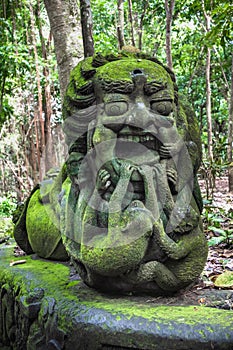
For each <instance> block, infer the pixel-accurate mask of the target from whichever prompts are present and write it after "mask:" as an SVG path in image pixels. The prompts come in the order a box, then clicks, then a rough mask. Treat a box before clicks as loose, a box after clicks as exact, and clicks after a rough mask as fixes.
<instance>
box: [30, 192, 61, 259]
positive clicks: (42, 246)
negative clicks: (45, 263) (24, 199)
mask: <svg viewBox="0 0 233 350" xmlns="http://www.w3.org/2000/svg"><path fill="white" fill-rule="evenodd" d="M59 225H60V224H59V219H58V217H57V215H56V213H55V212H54V210H53V209H52V208H51V205H50V204H49V203H48V204H47V203H42V202H41V201H40V191H39V190H37V191H36V192H35V193H34V194H33V195H32V197H31V199H30V202H29V204H28V208H27V217H26V227H27V233H28V239H29V242H30V245H31V247H32V249H33V251H34V252H36V253H37V254H38V255H39V256H41V257H43V258H53V259H61V260H63V259H66V258H67V254H66V252H65V249H64V248H63V247H62V243H61V234H60V230H59Z"/></svg>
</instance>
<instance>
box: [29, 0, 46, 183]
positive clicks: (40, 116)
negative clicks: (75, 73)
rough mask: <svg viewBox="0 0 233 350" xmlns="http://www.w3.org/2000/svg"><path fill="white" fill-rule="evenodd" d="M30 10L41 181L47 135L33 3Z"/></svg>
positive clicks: (43, 171) (43, 170)
mask: <svg viewBox="0 0 233 350" xmlns="http://www.w3.org/2000/svg"><path fill="white" fill-rule="evenodd" d="M29 9H30V21H31V37H32V45H33V51H34V58H35V66H36V81H37V96H38V102H37V111H36V113H35V119H36V123H35V127H36V128H37V130H36V132H37V142H38V154H37V157H38V162H39V163H40V166H39V171H40V181H41V180H42V178H43V177H44V175H45V164H44V163H43V162H41V161H40V160H41V159H40V157H41V155H42V154H43V153H44V151H45V134H44V119H43V106H42V88H41V81H40V68H39V59H38V53H37V46H36V38H35V20H34V12H33V8H32V4H31V2H29ZM37 121H38V122H37Z"/></svg>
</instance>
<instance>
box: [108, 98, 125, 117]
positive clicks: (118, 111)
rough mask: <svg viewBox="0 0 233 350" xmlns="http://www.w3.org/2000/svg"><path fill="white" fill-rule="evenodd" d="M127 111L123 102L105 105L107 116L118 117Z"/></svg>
mask: <svg viewBox="0 0 233 350" xmlns="http://www.w3.org/2000/svg"><path fill="white" fill-rule="evenodd" d="M127 111H128V104H127V102H124V101H119V102H109V103H107V104H106V105H105V112H106V114H107V115H109V116H118V115H122V114H124V113H126V112H127Z"/></svg>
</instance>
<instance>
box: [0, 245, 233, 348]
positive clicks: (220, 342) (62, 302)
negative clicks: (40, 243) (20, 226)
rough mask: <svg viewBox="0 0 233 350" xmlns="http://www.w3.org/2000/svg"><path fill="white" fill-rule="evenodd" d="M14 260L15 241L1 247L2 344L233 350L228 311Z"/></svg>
mask: <svg viewBox="0 0 233 350" xmlns="http://www.w3.org/2000/svg"><path fill="white" fill-rule="evenodd" d="M20 259H22V258H20ZM12 260H18V258H14V256H13V245H11V246H5V245H3V244H2V245H0V349H1V350H25V349H27V350H46V349H49V350H50V349H51V350H52V349H61V350H69V349H72V350H95V349H102V350H110V349H111V350H123V349H125V350H129V349H138V350H168V349H169V350H170V349H173V350H175V349H179V350H190V349H193V350H195V349H198V350H200V349H201V350H205V349H206V350H207V349H210V350H211V349H215V350H231V349H232V348H233V313H232V311H229V310H218V309H215V308H209V307H205V306H194V305H190V306H180V305H176V306H174V305H173V306H169V305H161V304H160V305H156V304H154V303H153V302H151V301H150V299H149V300H148V297H144V298H143V297H133V298H132V297H129V296H128V297H127V296H125V297H119V296H113V295H112V296H106V295H104V294H100V293H98V292H96V291H94V290H92V289H90V288H88V287H86V286H85V285H84V284H83V282H81V280H80V279H78V278H77V276H76V275H75V276H73V277H72V276H71V274H70V270H71V269H70V266H69V265H68V264H62V263H58V262H52V261H48V260H41V259H38V258H36V257H35V256H27V257H26V258H25V260H26V263H25V264H21V265H14V266H10V262H11V261H12ZM162 301H163V299H162V298H161V299H160V303H162ZM167 301H168V299H166V302H167Z"/></svg>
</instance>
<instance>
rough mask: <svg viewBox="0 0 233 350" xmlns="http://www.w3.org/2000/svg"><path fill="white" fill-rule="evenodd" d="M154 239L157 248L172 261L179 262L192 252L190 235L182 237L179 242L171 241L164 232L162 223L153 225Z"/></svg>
mask: <svg viewBox="0 0 233 350" xmlns="http://www.w3.org/2000/svg"><path fill="white" fill-rule="evenodd" d="M154 234H155V239H156V241H157V243H158V245H159V247H160V248H161V249H162V250H163V251H164V252H165V254H167V256H168V257H169V258H171V259H174V260H179V259H182V258H184V257H185V256H187V255H188V254H189V253H190V251H191V250H192V240H193V238H192V237H191V234H190V235H186V236H185V238H184V236H183V238H182V240H180V241H179V242H175V241H173V239H171V238H170V237H169V236H168V235H167V234H166V232H165V230H164V228H163V224H162V222H156V223H155V224H154Z"/></svg>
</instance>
